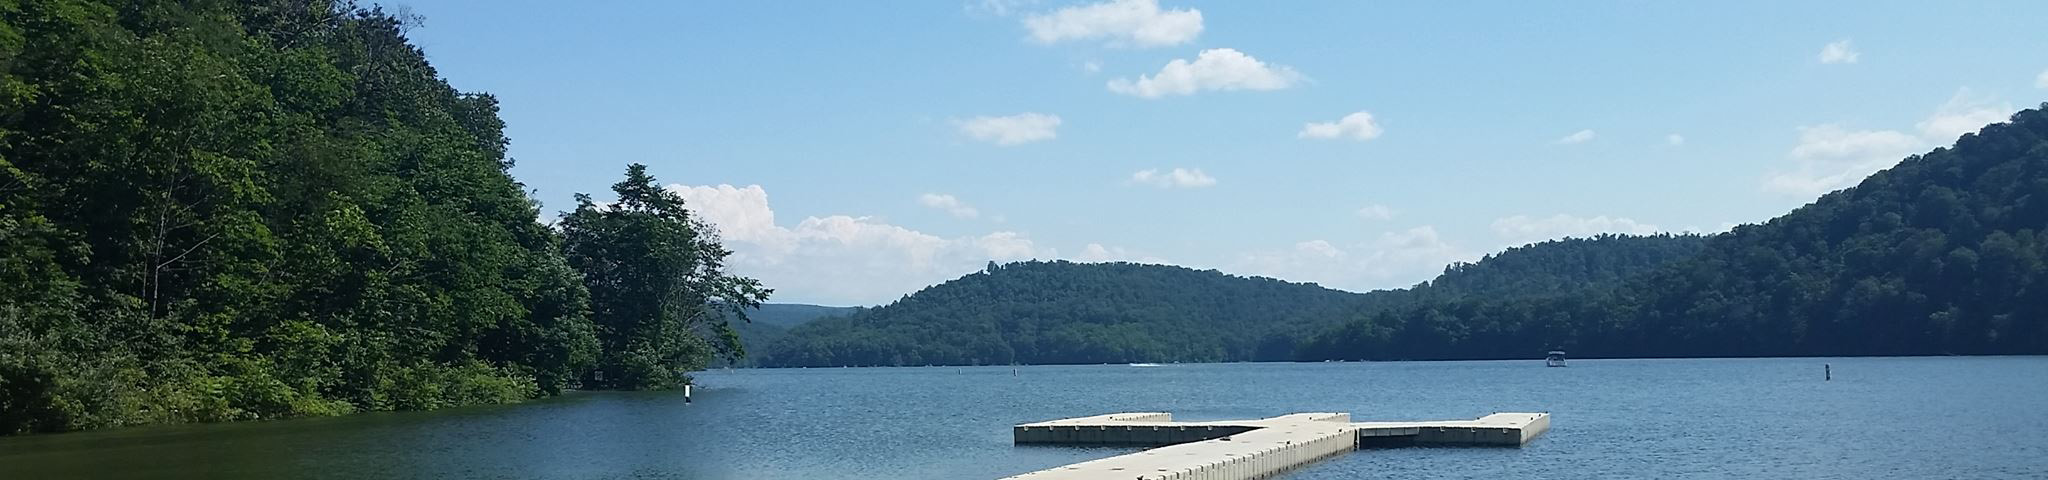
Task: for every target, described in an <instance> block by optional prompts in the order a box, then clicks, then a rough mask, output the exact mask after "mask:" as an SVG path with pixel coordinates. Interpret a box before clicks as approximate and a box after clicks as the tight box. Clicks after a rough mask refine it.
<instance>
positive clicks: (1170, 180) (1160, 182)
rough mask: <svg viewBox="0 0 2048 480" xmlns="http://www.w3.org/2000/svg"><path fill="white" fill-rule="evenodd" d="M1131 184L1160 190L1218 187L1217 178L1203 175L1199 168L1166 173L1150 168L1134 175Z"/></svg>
mask: <svg viewBox="0 0 2048 480" xmlns="http://www.w3.org/2000/svg"><path fill="white" fill-rule="evenodd" d="M1131 182H1132V183H1136V184H1139V185H1151V186H1154V187H1159V188H1202V187H1208V186H1214V185H1216V177H1211V176H1209V174H1207V173H1202V169H1199V168H1196V169H1185V168H1175V169H1173V170H1171V171H1166V172H1161V171H1159V169H1156V168H1148V169H1144V170H1139V171H1137V173H1132V174H1131Z"/></svg>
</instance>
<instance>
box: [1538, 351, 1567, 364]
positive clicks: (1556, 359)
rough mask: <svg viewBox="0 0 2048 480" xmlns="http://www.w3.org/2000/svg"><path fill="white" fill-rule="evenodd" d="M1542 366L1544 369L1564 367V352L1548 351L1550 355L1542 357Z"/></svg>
mask: <svg viewBox="0 0 2048 480" xmlns="http://www.w3.org/2000/svg"><path fill="white" fill-rule="evenodd" d="M1543 366H1545V367H1562V366H1564V350H1551V351H1550V355H1545V356H1544V357H1543Z"/></svg>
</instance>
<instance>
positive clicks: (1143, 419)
mask: <svg viewBox="0 0 2048 480" xmlns="http://www.w3.org/2000/svg"><path fill="white" fill-rule="evenodd" d="M1549 429H1550V414H1548V413H1496V414H1492V415H1487V416H1485V417H1480V418H1479V419H1476V420H1451V421H1436V422H1352V421H1351V415H1350V414H1347V413H1297V414H1292V415H1282V416H1278V417H1273V418H1266V419H1260V420H1226V421H1213V422H1175V421H1173V417H1172V415H1170V414H1166V413H1156V412H1148V413H1116V414H1109V415H1096V416H1092V417H1080V418H1069V419H1063V420H1053V421H1049V422H1038V423H1026V424H1022V425H1017V426H1016V427H1013V428H1012V430H1011V432H1012V435H1013V436H1014V441H1015V442H1016V443H1017V444H1045V445H1147V446H1155V445H1163V446H1162V447H1160V448H1154V449H1151V450H1146V451H1142V452H1137V453H1132V454H1129V455H1119V456H1115V457H1110V458H1105V459H1101V460H1092V461H1087V462H1081V463H1076V464H1073V465H1067V466H1064V467H1058V468H1052V469H1047V470H1040V471H1036V472H1031V473H1026V474H1023V475H1017V476H1013V477H1008V478H1011V479H1030V480H1067V479H1130V478H1137V479H1142V480H1241V479H1254V478H1265V477H1269V476H1272V475H1274V474H1278V473H1280V472H1283V471H1286V470H1288V469H1292V468H1295V467H1298V466H1301V465H1303V464H1307V463H1309V462H1313V461H1316V460H1321V459H1323V458H1326V457H1329V456H1331V455H1336V454H1339V453H1344V452H1349V451H1352V450H1356V449H1358V448H1360V447H1361V446H1364V447H1374V446H1404V445H1473V446H1503V447H1512V446H1521V445H1522V444H1524V443H1528V442H1529V441H1530V440H1533V439H1535V438H1536V437H1537V436H1539V435H1542V434H1543V432H1544V431H1546V430H1549Z"/></svg>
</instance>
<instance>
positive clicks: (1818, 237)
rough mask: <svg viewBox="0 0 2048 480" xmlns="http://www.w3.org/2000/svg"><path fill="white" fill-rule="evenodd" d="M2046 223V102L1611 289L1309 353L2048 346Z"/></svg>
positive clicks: (1325, 341)
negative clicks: (1949, 145)
mask: <svg viewBox="0 0 2048 480" xmlns="http://www.w3.org/2000/svg"><path fill="white" fill-rule="evenodd" d="M2044 228H2048V113H2044V112H2043V111H2042V110H2040V109H2033V110H2026V111H2022V112H2019V113H2017V114H2015V115H2014V116H2013V117H2012V120H2011V122H2009V123H1999V124H1992V125H1990V126H1987V127H1985V128H1984V129H1983V130H1982V131H1980V132H1978V133H1975V134H1969V135H1965V136H1963V138H1962V139H1960V140H1958V141H1957V142H1956V144H1955V145H1954V146H1953V147H1949V148H1939V149H1935V150H1934V151H1932V152H1928V153H1927V154H1924V155H1918V156H1914V157H1911V158H1907V159H1905V160H1904V161H1903V162H1900V163H1899V164H1898V165H1897V166H1895V167H1893V168H1891V169H1888V170H1885V171H1881V172H1878V173H1877V174H1875V175H1872V176H1870V177H1869V178H1868V179H1865V180H1864V181H1863V182H1862V183H1861V184H1859V185H1857V186H1855V187H1852V188H1848V189H1844V190H1841V191H1837V192H1834V193H1830V194H1828V195H1826V196H1824V197H1822V198H1821V199H1820V200H1819V201H1816V202H1814V203H1812V204H1809V205H1807V206H1805V207H1801V208H1799V209H1797V210H1794V211H1792V212H1791V213H1789V214H1786V215H1784V216H1782V217H1779V218H1777V219H1773V220H1771V221H1769V222H1766V223H1764V224H1761V225H1748V226H1743V227H1738V228H1736V229H1735V230H1734V231H1732V232H1729V233H1727V234H1723V235H1718V236H1715V237H1713V238H1711V239H1709V240H1708V241H1707V242H1706V248H1705V250H1704V251H1702V252H1701V253H1700V254H1699V255H1696V256H1693V257H1692V258H1690V259H1687V260H1685V261H1682V262H1678V263H1676V264H1673V265H1670V266H1668V267H1664V268H1659V269H1656V270H1654V271H1652V272H1650V273H1649V274H1647V275H1645V276H1643V277H1642V278H1638V279H1635V280H1632V281H1629V282H1625V283H1623V284H1622V285H1621V286H1620V287H1618V288H1616V289H1613V290H1611V291H1600V292H1595V293H1591V294H1580V295H1566V296H1551V297H1530V298H1518V299H1496V298H1485V297H1476V296H1474V297H1468V298H1464V299H1459V300H1454V301H1448V302H1441V303H1435V304H1429V305H1424V306H1417V307H1413V308H1409V309H1406V310H1400V311H1389V312H1377V313H1371V314H1368V315H1366V316H1365V317H1364V318H1362V319H1360V320H1358V321H1355V322H1352V323H1349V324H1347V325H1344V326H1342V327H1340V328H1338V329H1336V330H1334V331H1332V332H1329V333H1327V334H1325V335H1323V336H1321V337H1319V338H1318V339H1316V340H1315V341H1314V342H1312V344H1311V345H1310V346H1309V347H1308V348H1305V349H1304V350H1303V352H1302V356H1301V358H1303V359H1402V358H1526V357H1529V356H1531V355H1533V354H1534V352H1538V351H1540V350H1542V349H1545V348H1553V347H1555V348H1567V349H1570V350H1571V351H1572V352H1573V353H1574V354H1575V355H1587V356H1648V357H1666V356H1671V357H1675V356H1764V355H1942V354H2018V353H2026V354H2040V353H2048V320H2044V319H2048V291H2044V290H2043V289H2044V288H2048V267H2044V265H2043V262H2042V260H2043V258H2044V257H2048V238H2044V234H2043V231H2044Z"/></svg>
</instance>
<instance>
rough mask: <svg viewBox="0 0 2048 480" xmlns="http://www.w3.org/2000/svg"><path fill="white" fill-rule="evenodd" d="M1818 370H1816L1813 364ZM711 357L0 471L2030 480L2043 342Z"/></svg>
mask: <svg viewBox="0 0 2048 480" xmlns="http://www.w3.org/2000/svg"><path fill="white" fill-rule="evenodd" d="M1824 363H1827V364H1833V369H1834V380H1833V381H1822V379H1821V369H1822V364H1824ZM1571 365H1572V366H1571V367H1570V368H1544V367H1543V366H1542V363H1541V361H1537V360H1529V361H1502V362H1393V363H1326V364H1270V363H1269V364H1212V365H1166V366H1162V367H1156V368H1136V367H1130V366H1124V365H1115V366H1041V367H1019V368H1014V369H1013V368H1011V367H927V368H853V369H797V370H734V371H729V372H724V371H721V372H708V373H703V374H700V375H699V378H698V381H699V383H700V386H699V387H698V388H697V391H696V398H695V400H696V401H695V403H693V404H685V403H684V402H683V397H682V396H681V394H680V393H679V392H656V393H582V394H574V395H569V396H565V397H562V398H557V399H551V400H546V401H540V402H533V403H528V404H523V405H513V406H494V407H478V408H464V409H454V410H444V411H437V412H414V413H379V414H362V415H352V416H346V417H338V418H319V419H307V420H292V421H279V422H260V423H241V424H222V425H198V426H180V427H162V428H140V429H125V430H116V431H102V432H87V433H74V434H61V435H42V436H28V437H15V438H0V478H4V479H42V478H194V479H197V478H206V479H239V478H437V479H438V478H477V479H599V478H606V479H609V478H641V479H672V478H674V479H683V478H688V479H697V478H704V479H722V478H748V479H751V478H764V479H773V478H804V479H819V478H854V477H860V478H904V479H916V478H929V479H988V478H997V477H1002V476H1006V475H1013V474H1017V473H1023V472H1028V471H1032V470H1037V469H1043V468H1050V467H1054V466H1059V465H1064V464H1068V463H1074V462H1079V461H1084V460H1088V459H1093V458H1101V457H1106V456H1110V455H1115V454H1120V453H1123V452H1129V451H1134V450H1131V449H1114V448H1093V449H1088V448H1064V447H1016V446H1012V445H1011V444H1010V425H1012V424H1015V423H1022V422H1032V421H1040V420H1049V419H1055V418H1064V417H1074V416H1082V415H1093V414H1100V413H1110V412H1124V411H1164V412H1172V413H1173V414H1174V417H1175V419H1177V420H1220V419H1235V418H1255V417H1266V416H1273V415H1281V414H1286V413H1293V412H1310V411H1329V412H1351V413H1352V416H1353V418H1354V419H1358V420H1426V419H1469V418H1474V417H1478V416H1481V415H1485V414H1487V413H1491V412H1495V411H1549V412H1552V414H1553V419H1552V428H1551V430H1550V433H1549V434H1547V435H1545V436H1543V437H1542V438H1539V439H1537V440H1536V441H1535V442H1533V443H1530V444H1529V445H1527V446H1525V447H1523V448H1519V449H1514V448H1400V449H1383V450H1364V451H1359V452H1354V453H1350V454H1345V455H1342V456H1339V457H1336V458H1333V459H1331V460H1327V461H1323V462H1321V463H1316V464H1313V465H1311V466H1309V467H1307V468H1304V469H1301V470H1297V471H1295V472H1292V473H1290V474H1288V475H1286V476H1284V477H1283V478H1287V479H1292V480H1304V479H1340V478H1343V479H1349V478H1366V477H1370V478H1393V479H1401V478H1472V479H1479V478H1485V479H1499V478H1727V477H1743V478H1815V479H1862V478H2048V357H1974V358H1965V357H1945V358H1832V359H1812V358H1802V359H1707V360H1575V361H1572V363H1571Z"/></svg>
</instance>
